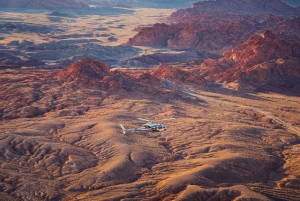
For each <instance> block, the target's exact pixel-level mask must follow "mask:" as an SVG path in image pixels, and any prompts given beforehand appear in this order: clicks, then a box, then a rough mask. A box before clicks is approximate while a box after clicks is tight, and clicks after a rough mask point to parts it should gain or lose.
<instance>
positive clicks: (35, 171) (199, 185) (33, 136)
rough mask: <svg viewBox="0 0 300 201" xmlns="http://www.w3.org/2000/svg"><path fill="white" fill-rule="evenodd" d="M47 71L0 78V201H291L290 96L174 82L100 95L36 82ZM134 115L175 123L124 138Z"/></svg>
mask: <svg viewBox="0 0 300 201" xmlns="http://www.w3.org/2000/svg"><path fill="white" fill-rule="evenodd" d="M22 71H25V72H22ZM125 71H127V72H128V70H125ZM48 73H50V74H49V76H51V73H53V72H52V71H49V70H42V71H33V70H21V72H20V70H7V72H3V71H2V72H1V77H0V79H1V81H2V85H1V86H2V88H1V93H2V95H1V97H6V96H10V97H11V98H2V99H1V105H2V106H3V105H8V106H9V105H11V107H7V108H5V109H4V110H3V109H2V110H1V111H2V118H3V120H1V122H0V128H1V140H0V156H1V157H0V160H1V174H0V175H1V176H0V182H1V183H0V188H1V191H2V193H1V197H2V198H1V200H19V199H20V200H208V199H210V200H249V199H250V198H251V200H298V198H299V193H300V191H299V175H300V172H299V152H300V144H299V143H300V140H299V137H300V132H299V127H300V126H299V115H298V114H299V112H300V111H299V110H300V109H299V108H300V107H299V104H300V99H299V96H291V95H289V94H277V93H271V92H269V93H263V92H255V93H254V92H252V93H241V92H238V91H226V90H225V89H224V88H220V87H217V86H215V87H212V86H210V87H204V86H199V85H187V84H183V83H180V82H176V81H173V82H172V84H170V83H169V82H167V81H162V83H161V84H160V85H159V88H158V89H157V90H160V94H168V95H166V96H161V95H153V94H152V93H149V92H142V91H124V90H118V91H113V92H107V91H103V90H100V89H97V88H93V87H77V88H76V87H73V88H72V87H70V86H69V83H63V84H61V85H59V84H57V83H56V81H51V82H43V83H44V84H41V82H40V81H39V78H41V77H43V76H45V75H47V74H48ZM132 74H134V72H132ZM8 77H9V79H10V80H12V81H9V82H7V79H8ZM16 80H18V82H15V81H16ZM3 81H6V84H3ZM20 93H23V94H20ZM37 94H41V95H37ZM20 96H21V97H23V99H24V100H25V99H26V100H25V101H28V102H30V100H31V101H32V103H31V104H30V106H25V107H22V106H19V108H18V107H17V106H15V104H16V103H18V97H20ZM32 99H35V100H32ZM19 102H20V101H19ZM51 104H52V106H53V105H55V107H52V109H51V110H49V111H46V112H45V113H44V114H43V115H40V116H37V117H31V118H26V114H32V111H31V110H32V108H38V109H39V110H43V109H44V108H45V107H47V105H48V107H50V106H49V105H51ZM12 106H14V107H12ZM9 108H15V111H9ZM26 110H27V111H26ZM26 112H27V113H26ZM5 115H6V116H5ZM7 115H11V116H10V117H9V116H7ZM13 115H15V116H13ZM18 115H19V117H18ZM27 116H28V115H27ZM28 117H30V116H28ZM138 117H141V118H145V119H154V120H160V119H166V118H175V120H172V121H165V122H163V124H164V125H165V126H167V127H168V129H167V130H166V131H164V132H161V133H148V132H127V133H126V134H125V135H123V133H122V130H121V128H120V126H119V124H123V125H124V126H125V127H126V128H133V127H140V126H141V125H142V124H143V123H145V122H143V121H140V120H137V118H138ZM9 118H11V119H9ZM5 119H7V120H5Z"/></svg>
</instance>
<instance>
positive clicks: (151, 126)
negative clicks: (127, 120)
mask: <svg viewBox="0 0 300 201" xmlns="http://www.w3.org/2000/svg"><path fill="white" fill-rule="evenodd" d="M137 119H138V120H142V121H147V123H145V124H144V125H143V127H139V128H128V129H126V128H125V127H124V126H123V125H122V124H120V126H121V128H122V131H123V134H124V135H125V134H126V132H127V131H130V132H134V131H148V132H162V131H165V130H167V127H166V126H164V125H162V124H157V123H155V121H154V120H148V119H143V118H137ZM173 119H175V118H169V119H162V120H159V121H165V120H173Z"/></svg>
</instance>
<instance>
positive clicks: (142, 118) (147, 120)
mask: <svg viewBox="0 0 300 201" xmlns="http://www.w3.org/2000/svg"><path fill="white" fill-rule="evenodd" d="M137 119H138V120H142V121H152V120H148V119H143V118H137Z"/></svg>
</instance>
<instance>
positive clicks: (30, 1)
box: [0, 0, 87, 9]
mask: <svg viewBox="0 0 300 201" xmlns="http://www.w3.org/2000/svg"><path fill="white" fill-rule="evenodd" d="M0 7H1V8H29V9H56V8H83V7H87V5H86V4H84V3H80V2H77V1H75V0H64V1H60V0H0Z"/></svg>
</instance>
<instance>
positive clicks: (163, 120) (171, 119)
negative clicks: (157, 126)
mask: <svg viewBox="0 0 300 201" xmlns="http://www.w3.org/2000/svg"><path fill="white" fill-rule="evenodd" d="M168 120H175V118H168V119H160V120H157V121H168Z"/></svg>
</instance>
